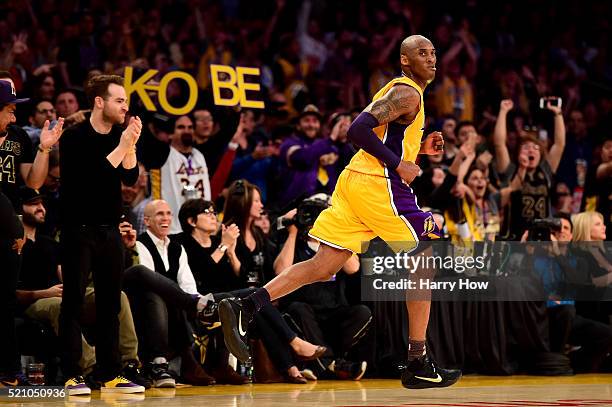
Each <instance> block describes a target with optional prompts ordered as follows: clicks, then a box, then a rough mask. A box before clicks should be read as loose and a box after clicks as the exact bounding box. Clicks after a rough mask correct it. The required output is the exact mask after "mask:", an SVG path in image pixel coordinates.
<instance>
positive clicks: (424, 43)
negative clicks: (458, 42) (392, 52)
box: [400, 35, 433, 56]
mask: <svg viewBox="0 0 612 407" xmlns="http://www.w3.org/2000/svg"><path fill="white" fill-rule="evenodd" d="M430 47H433V43H432V42H431V41H430V40H429V39H428V38H427V37H424V36H422V35H411V36H410V37H406V38H404V41H402V46H401V47H400V54H402V55H406V56H410V53H411V51H414V50H416V49H419V48H430Z"/></svg>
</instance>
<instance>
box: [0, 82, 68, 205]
mask: <svg viewBox="0 0 612 407" xmlns="http://www.w3.org/2000/svg"><path fill="white" fill-rule="evenodd" d="M28 100H29V99H17V94H16V92H15V87H14V86H13V82H12V81H11V80H10V78H7V77H6V76H5V75H2V74H1V73H0V190H2V192H3V193H4V194H5V195H6V196H8V198H9V199H10V200H11V202H12V203H13V206H14V207H17V205H18V203H19V202H18V197H17V195H18V193H17V188H18V187H19V185H20V184H23V183H25V184H26V185H27V186H29V187H30V188H40V187H41V186H42V185H43V183H44V182H45V178H46V177H47V170H48V165H49V152H50V151H51V149H52V147H53V146H54V145H55V144H56V143H57V141H58V140H59V138H60V135H61V134H62V127H63V125H64V119H63V118H60V119H59V120H58V122H57V124H56V125H55V126H54V127H53V129H49V121H48V120H46V121H45V123H44V125H43V129H42V131H41V133H40V144H39V146H38V151H37V153H36V156H34V155H33V154H32V141H31V140H30V138H29V137H28V135H27V133H26V132H25V131H24V130H23V129H22V128H21V127H19V126H16V125H14V124H13V123H15V121H16V119H15V110H16V108H17V104H19V103H23V102H27V101H28ZM19 177H21V178H22V179H21V180H19Z"/></svg>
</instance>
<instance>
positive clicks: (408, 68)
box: [400, 35, 436, 89]
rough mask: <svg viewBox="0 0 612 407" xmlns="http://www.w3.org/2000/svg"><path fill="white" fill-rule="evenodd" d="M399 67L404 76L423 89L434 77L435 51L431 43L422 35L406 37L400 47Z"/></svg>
mask: <svg viewBox="0 0 612 407" xmlns="http://www.w3.org/2000/svg"><path fill="white" fill-rule="evenodd" d="M400 66H401V67H402V72H403V73H404V75H406V76H408V77H409V78H412V79H414V80H415V81H416V82H417V83H419V84H420V85H421V87H422V88H423V89H425V86H427V84H428V83H430V82H431V81H433V80H434V77H435V75H436V74H435V71H436V67H435V66H436V49H435V48H434V46H433V43H432V42H431V41H430V40H429V39H428V38H427V37H424V36H422V35H411V36H409V37H406V38H405V39H404V41H402V45H401V47H400Z"/></svg>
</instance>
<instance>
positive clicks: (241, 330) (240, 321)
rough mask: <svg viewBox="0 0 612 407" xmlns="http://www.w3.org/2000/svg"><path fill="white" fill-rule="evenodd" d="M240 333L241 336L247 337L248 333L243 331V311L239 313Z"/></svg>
mask: <svg viewBox="0 0 612 407" xmlns="http://www.w3.org/2000/svg"><path fill="white" fill-rule="evenodd" d="M238 332H239V333H240V336H245V335H246V334H247V333H246V331H245V330H243V329H242V310H240V312H239V313H238Z"/></svg>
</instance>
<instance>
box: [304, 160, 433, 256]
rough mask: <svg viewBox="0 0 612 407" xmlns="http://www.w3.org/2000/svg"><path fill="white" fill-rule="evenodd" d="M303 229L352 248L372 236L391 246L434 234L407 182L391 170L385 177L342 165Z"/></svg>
mask: <svg viewBox="0 0 612 407" xmlns="http://www.w3.org/2000/svg"><path fill="white" fill-rule="evenodd" d="M309 235H310V236H311V237H312V238H314V239H316V240H318V241H320V242H322V243H325V244H327V245H329V246H332V247H335V248H338V249H347V250H350V251H352V252H354V253H363V252H365V251H366V250H367V248H368V244H369V242H370V240H372V239H373V238H375V237H376V236H378V237H380V238H381V239H383V240H384V241H385V242H387V243H388V244H389V246H391V248H392V249H393V250H394V251H396V252H399V251H407V252H409V251H412V250H413V249H415V248H416V246H417V243H418V242H419V241H421V240H433V239H439V238H440V232H439V230H438V227H437V226H436V223H435V222H434V219H433V216H432V214H431V212H424V211H422V210H421V208H419V206H418V203H417V199H416V196H415V195H414V192H413V191H412V188H410V186H408V185H406V184H405V183H404V182H403V181H402V180H401V179H400V178H399V176H398V175H397V174H395V173H393V174H392V175H391V176H390V177H389V178H386V177H378V176H375V175H369V174H363V173H360V172H356V171H352V170H347V169H345V170H344V171H342V173H341V174H340V177H339V178H338V183H337V184H336V189H335V190H334V193H333V195H332V201H331V206H330V207H329V208H327V209H325V210H324V211H323V212H321V214H320V215H319V217H318V218H317V220H316V221H315V224H314V226H313V228H312V229H311V230H310V233H309Z"/></svg>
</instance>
